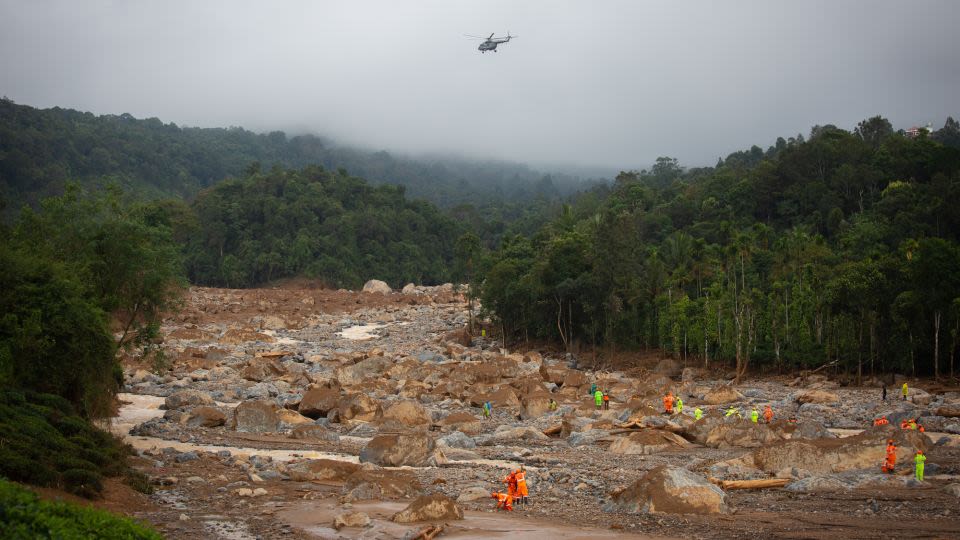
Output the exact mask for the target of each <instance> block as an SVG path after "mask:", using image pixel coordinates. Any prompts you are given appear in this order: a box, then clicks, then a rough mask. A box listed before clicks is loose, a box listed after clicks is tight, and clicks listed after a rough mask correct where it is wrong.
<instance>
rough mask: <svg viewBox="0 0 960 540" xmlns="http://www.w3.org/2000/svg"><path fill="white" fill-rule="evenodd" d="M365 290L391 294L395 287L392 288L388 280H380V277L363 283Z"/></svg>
mask: <svg viewBox="0 0 960 540" xmlns="http://www.w3.org/2000/svg"><path fill="white" fill-rule="evenodd" d="M363 292H365V293H380V294H390V293H392V292H393V289H391V288H390V286H389V285H387V284H386V282H383V281H380V280H379V279H371V280H370V281H368V282H366V283H364V284H363Z"/></svg>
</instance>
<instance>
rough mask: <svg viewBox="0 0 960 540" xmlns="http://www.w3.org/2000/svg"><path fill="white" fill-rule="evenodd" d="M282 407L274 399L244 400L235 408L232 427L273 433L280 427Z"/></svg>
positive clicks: (253, 431)
mask: <svg viewBox="0 0 960 540" xmlns="http://www.w3.org/2000/svg"><path fill="white" fill-rule="evenodd" d="M279 412H280V407H279V406H277V404H276V403H274V402H273V401H267V400H260V401H244V402H243V403H241V404H239V405H237V406H236V408H235V409H233V423H232V427H233V429H234V430H236V431H245V432H249V433H272V432H276V431H278V430H279V429H280V415H279Z"/></svg>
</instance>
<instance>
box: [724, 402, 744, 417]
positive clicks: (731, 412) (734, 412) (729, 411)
mask: <svg viewBox="0 0 960 540" xmlns="http://www.w3.org/2000/svg"><path fill="white" fill-rule="evenodd" d="M733 415H737V418H743V417H742V416H740V409H738V408H736V407H734V406H733V405H731V406H730V408H729V409H727V414H725V415H724V416H723V417H724V418H730V417H731V416H733Z"/></svg>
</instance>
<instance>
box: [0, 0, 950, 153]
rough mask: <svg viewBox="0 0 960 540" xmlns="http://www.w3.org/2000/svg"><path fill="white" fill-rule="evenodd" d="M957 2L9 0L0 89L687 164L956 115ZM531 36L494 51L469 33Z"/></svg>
mask: <svg viewBox="0 0 960 540" xmlns="http://www.w3.org/2000/svg"><path fill="white" fill-rule="evenodd" d="M958 29H960V1H953V0H943V1H924V0H909V1H907V0H903V1H895V2H894V1H883V0H858V1H838V0H816V1H811V0H804V1H794V2H785V1H783V2H781V1H774V0H758V1H723V2H721V1H714V0H703V1H678V0H667V1H656V2H654V1H640V0H630V1H600V0H593V1H586V0H584V1H576V2H573V1H561V0H550V1H530V0H524V1H518V0H504V1H500V0H469V1H457V0H437V1H409V0H404V1H400V0H385V1H362V0H350V1H277V0H274V1H269V2H267V1H262V2H246V1H234V0H231V1H193V0H191V1H173V0H158V1H149V2H148V1H133V0H116V1H77V0H66V1H44V0H29V1H27V0H23V1H14V0H0V51H2V54H0V95H6V96H7V97H9V98H11V99H13V100H14V101H16V102H18V103H22V104H27V105H33V106H37V107H52V106H61V107H69V108H76V109H81V110H89V111H92V112H94V113H98V114H105V113H114V114H119V113H124V112H128V113H130V114H133V115H134V116H136V117H151V116H156V117H158V118H160V119H161V120H163V121H166V122H169V121H172V122H176V123H178V124H180V125H190V126H201V127H215V126H231V125H234V126H236V125H239V126H243V127H247V128H250V129H253V130H257V131H265V130H274V129H281V130H285V131H288V132H306V131H309V132H314V133H319V134H322V135H325V136H329V137H331V138H334V139H337V140H340V141H344V142H349V143H358V144H362V145H364V146H367V147H371V148H376V149H381V148H382V149H386V150H391V151H395V152H426V151H453V152H456V153H461V154H468V155H473V156H482V157H496V158H503V159H509V160H514V161H521V162H527V163H533V164H544V163H571V164H582V165H604V166H609V167H613V168H617V169H629V168H644V167H647V166H648V165H649V164H650V163H651V162H652V161H653V160H654V159H655V158H656V157H657V156H661V155H668V156H673V157H677V158H679V159H680V161H681V164H683V165H712V164H713V163H714V162H715V161H716V159H717V157H719V156H726V155H727V154H728V153H730V152H732V151H736V150H741V149H745V148H749V147H750V145H752V144H759V145H761V146H763V147H766V146H768V145H770V144H772V143H773V142H774V140H775V139H776V137H777V136H781V135H782V136H784V137H787V136H790V135H795V134H796V133H799V132H802V133H803V134H804V135H806V134H807V133H809V129H810V127H811V126H812V125H814V124H825V123H834V124H837V125H838V126H840V127H844V128H847V129H852V128H853V127H854V126H855V125H856V123H857V122H858V121H860V120H862V119H864V118H867V117H869V116H873V115H876V114H882V115H884V116H886V117H887V118H889V119H890V120H891V121H892V122H893V124H894V126H895V127H897V128H905V127H910V126H911V125H915V124H920V125H923V124H926V123H927V122H931V123H933V125H934V127H936V128H939V127H941V126H942V125H943V121H944V119H945V118H946V116H947V115H953V116H954V117H958V116H960V37H958V36H960V31H958ZM507 31H510V32H511V33H512V34H515V35H518V36H520V37H519V38H518V39H517V40H516V41H513V42H511V43H507V44H504V45H501V46H500V51H499V52H497V53H496V54H493V53H486V54H481V53H480V52H479V51H477V45H478V42H476V41H471V40H469V39H467V38H465V37H464V34H477V35H488V34H490V33H491V32H496V34H497V35H498V36H499V35H503V34H506V32H507Z"/></svg>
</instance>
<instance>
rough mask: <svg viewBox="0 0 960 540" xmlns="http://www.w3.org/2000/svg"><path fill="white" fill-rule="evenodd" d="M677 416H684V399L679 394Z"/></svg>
mask: <svg viewBox="0 0 960 540" xmlns="http://www.w3.org/2000/svg"><path fill="white" fill-rule="evenodd" d="M677 414H683V399H682V398H681V397H680V394H677Z"/></svg>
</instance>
